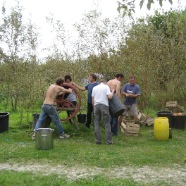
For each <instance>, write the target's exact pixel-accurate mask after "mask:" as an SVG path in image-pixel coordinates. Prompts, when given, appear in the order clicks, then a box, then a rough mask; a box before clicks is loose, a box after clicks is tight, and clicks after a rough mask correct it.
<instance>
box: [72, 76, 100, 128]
mask: <svg viewBox="0 0 186 186" xmlns="http://www.w3.org/2000/svg"><path fill="white" fill-rule="evenodd" d="M96 79H97V77H96V75H95V74H90V75H89V84H88V85H86V86H85V87H80V86H78V85H76V84H75V83H74V85H75V86H76V87H77V88H78V89H80V90H82V91H85V90H87V91H88V100H87V121H86V124H85V125H86V127H88V128H90V124H91V119H92V116H91V115H92V112H93V106H92V89H93V88H94V87H95V86H97V85H98V83H97V82H96Z"/></svg>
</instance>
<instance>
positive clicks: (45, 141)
mask: <svg viewBox="0 0 186 186" xmlns="http://www.w3.org/2000/svg"><path fill="white" fill-rule="evenodd" d="M53 131H54V129H51V128H39V129H37V130H36V131H35V141H36V149H38V150H49V149H53Z"/></svg>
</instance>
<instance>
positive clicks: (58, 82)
mask: <svg viewBox="0 0 186 186" xmlns="http://www.w3.org/2000/svg"><path fill="white" fill-rule="evenodd" d="M62 83H64V79H63V78H61V77H60V78H57V79H56V85H61V84H62Z"/></svg>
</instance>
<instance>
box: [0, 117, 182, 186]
mask: <svg viewBox="0 0 186 186" xmlns="http://www.w3.org/2000/svg"><path fill="white" fill-rule="evenodd" d="M15 119H16V114H11V116H10V121H9V131H8V132H3V133H0V147H1V150H0V163H10V164H14V163H25V164H26V163H30V162H35V163H37V162H39V164H46V162H47V163H49V164H52V165H53V166H55V165H65V166H67V167H73V166H87V167H100V168H107V169H111V168H115V167H124V166H126V167H134V168H135V167H143V166H150V167H158V168H159V167H168V168H170V167H171V166H172V165H173V164H177V165H180V166H185V163H184V161H185V158H186V130H184V131H183V130H176V129H173V130H172V134H173V138H172V139H170V140H168V141H157V140H155V139H154V134H153V127H145V126H143V127H141V129H140V134H139V136H137V137H134V136H124V135H123V134H122V133H121V132H120V133H119V136H117V137H113V142H114V144H113V145H107V144H106V143H105V135H104V129H103V128H102V144H101V145H96V144H95V143H94V131H93V128H91V129H87V128H85V127H84V126H83V125H82V124H79V126H80V130H79V131H78V130H77V129H76V127H75V126H74V125H71V124H68V123H63V127H64V129H65V131H66V132H67V133H68V134H70V135H71V138H70V139H65V140H61V139H59V138H58V133H57V130H56V128H55V127H54V126H53V125H51V127H52V128H54V129H55V131H54V148H53V149H51V150H37V149H36V148H35V141H33V140H32V139H31V135H32V129H31V126H32V123H29V124H28V125H26V126H27V128H26V127H24V128H21V127H20V126H17V125H15ZM19 177H23V179H21V178H20V179H19ZM9 178H11V179H9ZM13 180H14V181H15V182H14V183H15V184H12V183H13ZM51 180H54V182H52V181H51ZM31 182H32V183H33V184H32V185H86V184H88V185H140V183H136V182H135V181H134V180H132V179H116V180H113V179H108V178H105V177H104V176H103V175H100V176H94V177H93V178H91V179H79V180H76V181H72V180H71V181H69V180H67V179H66V178H65V177H60V178H59V177H58V176H57V175H50V176H44V175H37V174H31V175H30V174H28V173H26V172H25V173H18V172H14V171H0V185H3V186H4V185H5V186H6V185H31ZM2 183H3V184H2ZM113 183H116V184H113ZM123 183H124V184H123ZM160 183H162V181H160ZM142 185H144V184H142ZM149 185H152V184H149ZM161 185H166V183H162V184H161Z"/></svg>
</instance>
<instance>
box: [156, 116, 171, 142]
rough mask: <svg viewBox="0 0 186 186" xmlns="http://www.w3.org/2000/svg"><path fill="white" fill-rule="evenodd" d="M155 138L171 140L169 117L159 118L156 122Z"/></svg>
mask: <svg viewBox="0 0 186 186" xmlns="http://www.w3.org/2000/svg"><path fill="white" fill-rule="evenodd" d="M154 137H155V139H156V140H168V139H169V120H168V118H167V117H158V118H156V119H155V120H154Z"/></svg>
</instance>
